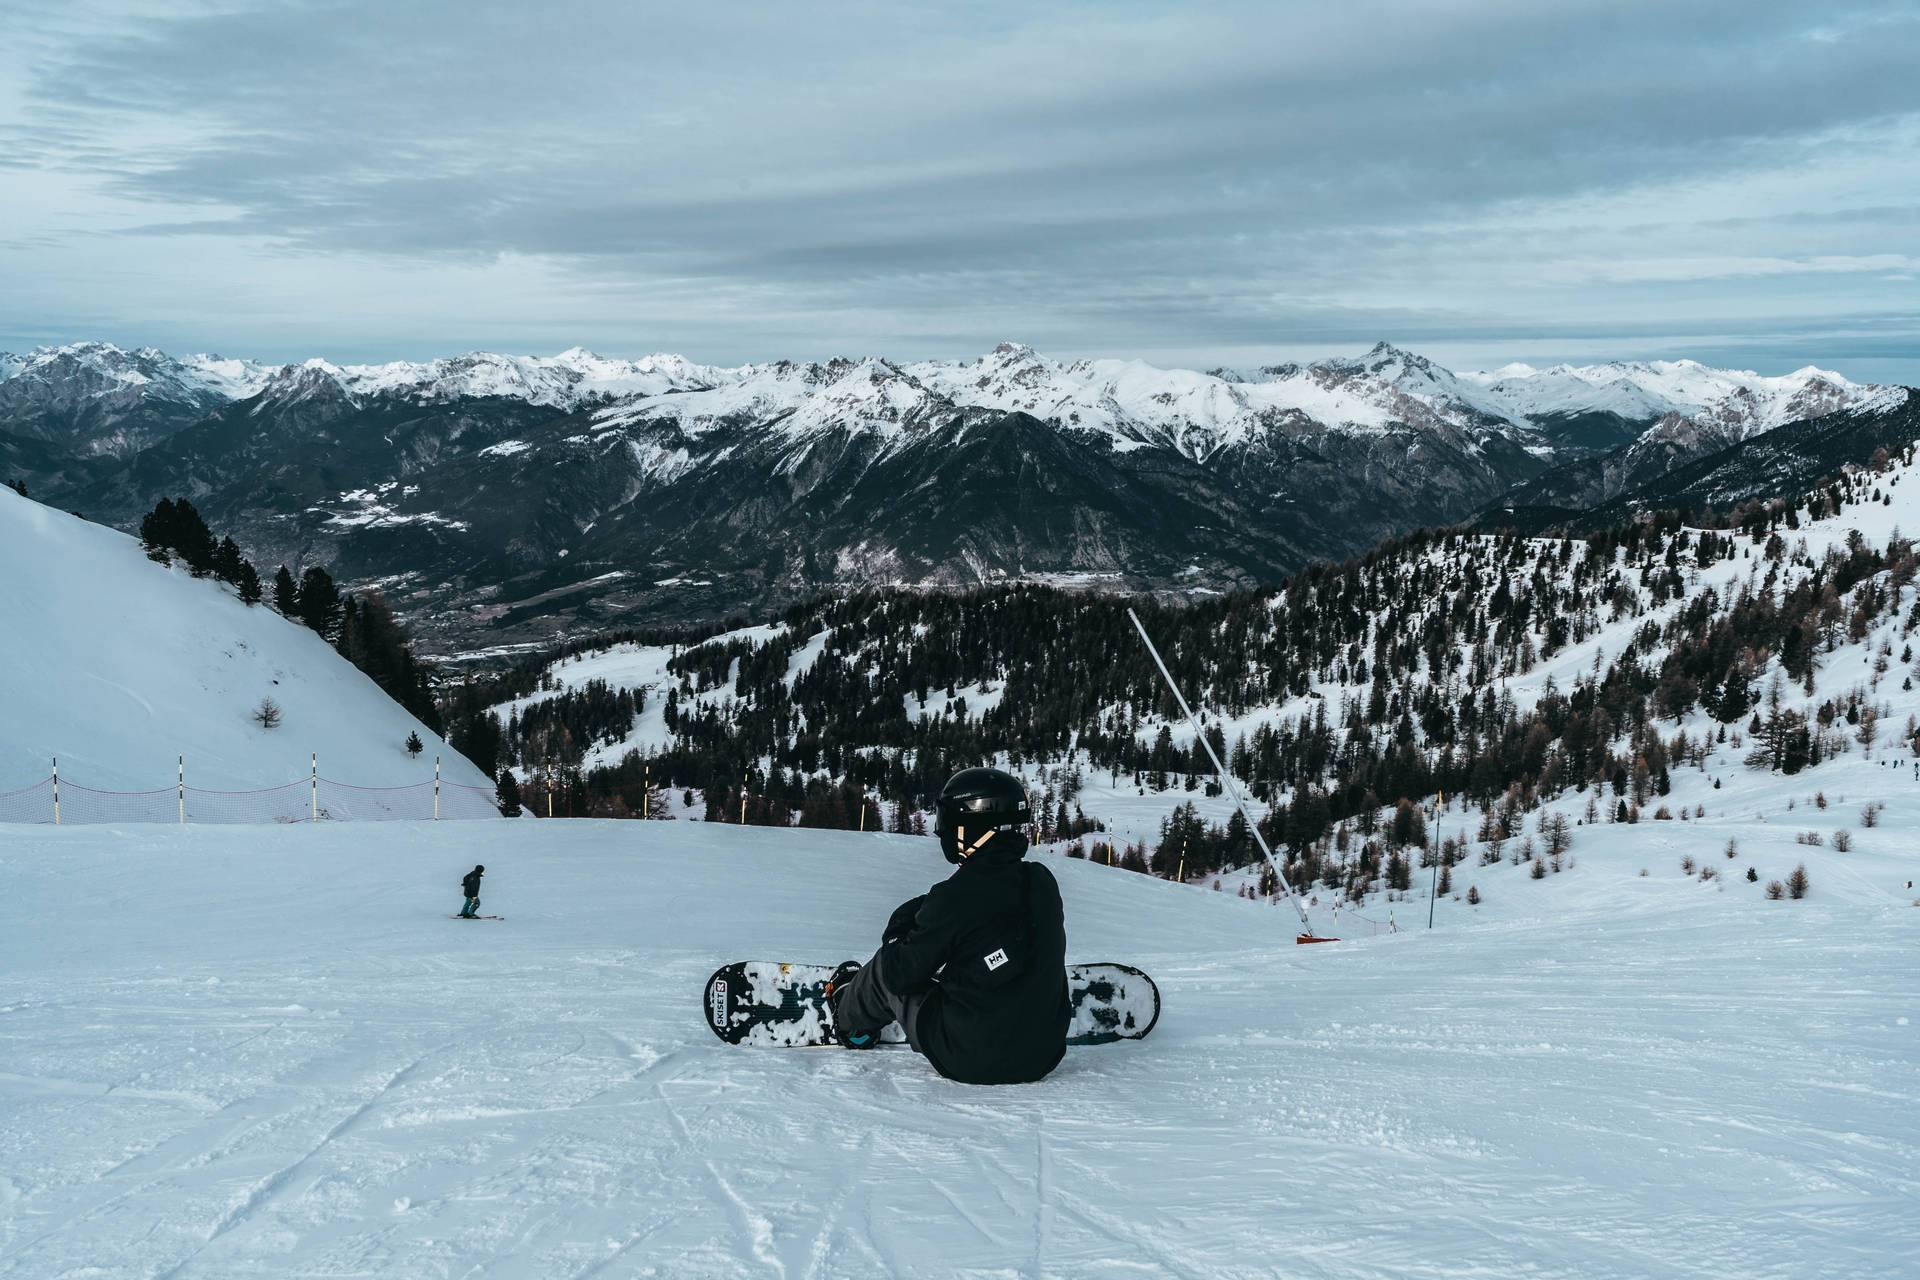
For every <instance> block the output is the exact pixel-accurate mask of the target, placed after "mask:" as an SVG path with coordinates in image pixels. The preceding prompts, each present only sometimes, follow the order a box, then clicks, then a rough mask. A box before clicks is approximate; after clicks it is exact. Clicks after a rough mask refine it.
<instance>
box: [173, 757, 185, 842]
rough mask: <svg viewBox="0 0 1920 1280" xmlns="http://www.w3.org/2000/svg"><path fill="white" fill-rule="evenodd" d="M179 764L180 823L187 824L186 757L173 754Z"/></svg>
mask: <svg viewBox="0 0 1920 1280" xmlns="http://www.w3.org/2000/svg"><path fill="white" fill-rule="evenodd" d="M174 759H175V760H176V761H177V762H178V763H179V765H180V825H181V826H183V827H184V826H186V825H187V758H186V757H185V756H175V757H174Z"/></svg>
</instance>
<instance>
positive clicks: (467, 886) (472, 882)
mask: <svg viewBox="0 0 1920 1280" xmlns="http://www.w3.org/2000/svg"><path fill="white" fill-rule="evenodd" d="M484 874H486V873H485V872H482V871H469V872H467V875H466V878H465V879H464V880H462V881H461V882H460V888H461V891H462V892H464V893H465V894H466V895H467V896H468V897H469V898H477V897H479V896H480V877H481V876H482V875H484Z"/></svg>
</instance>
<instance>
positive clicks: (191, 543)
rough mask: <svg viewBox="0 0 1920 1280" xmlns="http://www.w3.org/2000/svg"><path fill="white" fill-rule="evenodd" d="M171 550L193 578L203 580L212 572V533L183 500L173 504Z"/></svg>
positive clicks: (191, 506) (190, 504) (213, 548)
mask: <svg viewBox="0 0 1920 1280" xmlns="http://www.w3.org/2000/svg"><path fill="white" fill-rule="evenodd" d="M173 548H174V550H176V551H178V552H179V553H180V558H181V559H182V560H185V561H186V562H187V569H188V571H189V572H191V573H192V574H193V576H194V577H196V578H204V577H206V576H207V575H208V574H210V573H212V572H213V567H214V559H215V552H216V548H215V546H214V542H213V531H212V530H210V529H208V528H207V522H206V521H205V520H203V519H201V518H200V513H199V511H197V510H195V509H194V505H193V504H192V503H191V502H188V501H187V500H186V499H185V498H181V499H180V500H179V501H178V502H175V503H174V504H173Z"/></svg>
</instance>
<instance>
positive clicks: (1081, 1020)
mask: <svg viewBox="0 0 1920 1280" xmlns="http://www.w3.org/2000/svg"><path fill="white" fill-rule="evenodd" d="M835 968H836V966H834V965H830V964H782V963H780V962H778V961H774V960H743V961H738V962H736V963H734V964H728V965H722V966H721V967H720V968H718V969H716V970H715V971H714V974H713V976H712V977H711V978H708V979H707V987H706V994H705V999H704V1000H703V1001H702V1005H703V1007H704V1009H705V1012H706V1017H707V1025H708V1026H709V1027H711V1028H713V1033H714V1034H715V1035H717V1036H719V1037H720V1038H721V1039H722V1040H724V1041H726V1042H727V1043H728V1044H744V1045H753V1046H757V1047H762V1048H787V1049H798V1048H812V1047H820V1046H824V1045H831V1044H834V1043H835V1040H834V1034H833V1014H832V1013H831V1012H830V1011H829V1010H828V1007H827V997H826V986H827V980H828V979H830V978H831V977H832V976H833V972H834V969H835ZM1067 995H1068V998H1069V999H1071V1000H1072V1002H1073V1022H1072V1024H1071V1025H1069V1026H1068V1028H1067V1043H1068V1044H1070V1045H1091V1044H1110V1043H1112V1042H1113V1041H1115V1040H1138V1039H1140V1038H1142V1037H1143V1036H1145V1035H1146V1034H1147V1033H1148V1032H1149V1031H1152V1030H1153V1027H1154V1024H1155V1023H1156V1022H1158V1021H1159V1019H1160V989H1159V988H1158V987H1156V986H1154V984H1153V979H1152V978H1149V977H1148V976H1147V975H1146V974H1144V973H1142V972H1141V971H1140V970H1138V969H1136V968H1134V967H1133V966H1131V965H1124V964H1073V965H1068V966H1067ZM880 1042H881V1043H882V1044H885V1045H905V1044H906V1042H907V1033H906V1032H905V1031H904V1030H903V1029H902V1028H901V1026H900V1024H899V1023H897V1022H890V1023H888V1024H887V1026H886V1029H885V1030H883V1031H882V1032H881V1033H880Z"/></svg>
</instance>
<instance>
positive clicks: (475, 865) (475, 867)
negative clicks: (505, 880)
mask: <svg viewBox="0 0 1920 1280" xmlns="http://www.w3.org/2000/svg"><path fill="white" fill-rule="evenodd" d="M473 869H474V870H475V871H485V870H486V868H485V867H483V866H481V865H480V864H478V863H475V864H474V867H473Z"/></svg>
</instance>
